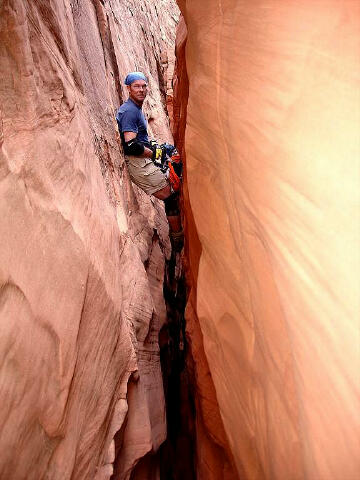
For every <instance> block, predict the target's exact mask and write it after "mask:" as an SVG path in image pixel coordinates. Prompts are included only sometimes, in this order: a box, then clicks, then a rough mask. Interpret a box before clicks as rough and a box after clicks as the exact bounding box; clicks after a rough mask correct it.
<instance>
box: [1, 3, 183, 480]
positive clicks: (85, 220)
mask: <svg viewBox="0 0 360 480" xmlns="http://www.w3.org/2000/svg"><path fill="white" fill-rule="evenodd" d="M178 15H179V14H178V9H177V6H176V4H175V3H174V2H173V1H166V2H164V1H161V2H158V4H157V5H155V3H154V2H151V1H144V2H141V4H139V3H138V2H135V1H131V0H129V1H126V2H120V1H117V0H113V1H112V0H108V1H107V0H105V1H100V0H93V1H90V0H86V1H82V2H78V1H70V0H67V1H65V2H48V1H43V0H35V1H33V2H27V1H23V0H7V1H5V2H2V3H1V6H0V51H1V55H0V70H1V81H0V113H1V117H0V118H1V119H0V210H1V221H0V238H1V248H0V325H1V335H0V337H1V338H0V404H1V409H0V424H1V435H0V451H1V455H0V477H1V478H3V479H10V478H11V479H13V480H20V479H25V478H26V479H27V480H31V479H34V480H39V479H42V478H49V479H50V478H51V479H54V480H55V479H59V480H66V479H70V478H72V479H77V480H80V479H86V480H88V479H90V478H91V479H96V480H103V479H104V480H105V479H109V478H110V476H111V475H112V474H113V472H114V475H113V477H112V478H113V479H128V478H130V475H131V472H132V471H133V469H134V467H135V465H136V463H137V462H138V460H139V459H140V458H141V457H143V456H144V455H146V454H147V453H148V452H155V451H156V450H157V449H158V447H159V445H160V444H161V443H162V442H163V441H164V439H165V437H166V420H165V413H164V412H165V406H164V395H163V386H162V378H161V370H160V357H159V346H158V332H159V330H160V328H161V325H162V324H163V323H164V322H165V320H166V310H165V303H164V299H163V295H162V286H163V277H164V264H165V259H166V258H168V257H169V255H170V245H169V242H168V236H167V235H168V230H167V222H166V218H165V214H164V209H163V205H162V204H161V202H159V201H155V200H154V199H150V198H149V197H147V196H146V195H145V194H143V193H142V192H141V191H140V190H138V189H137V188H136V187H135V186H134V185H132V184H131V182H130V180H129V177H128V175H127V171H126V166H125V164H124V160H123V156H122V154H121V148H120V143H119V136H118V134H117V131H116V122H115V118H114V115H115V111H116V109H117V107H118V106H119V104H120V103H121V102H122V101H123V100H125V98H126V92H125V89H124V86H123V85H122V81H123V80H122V79H123V78H124V76H125V74H126V73H127V72H128V71H131V70H135V69H136V70H144V71H145V72H146V73H147V74H148V75H149V82H150V89H151V90H150V95H149V97H148V99H147V101H146V104H145V106H144V108H145V112H146V114H147V115H148V118H149V128H150V132H151V134H152V135H154V136H155V137H157V138H159V139H160V140H162V141H166V140H167V141H170V140H171V134H170V130H169V122H168V119H167V116H166V113H165V104H166V89H167V78H166V68H167V63H168V57H169V55H168V54H167V52H168V51H171V50H172V49H173V47H174V35H175V26H176V23H177V21H178ZM115 457H116V459H115Z"/></svg>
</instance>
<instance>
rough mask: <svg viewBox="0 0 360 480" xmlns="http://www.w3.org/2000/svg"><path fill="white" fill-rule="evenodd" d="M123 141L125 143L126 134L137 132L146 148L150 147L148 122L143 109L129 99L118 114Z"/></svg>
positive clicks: (117, 118) (137, 136)
mask: <svg viewBox="0 0 360 480" xmlns="http://www.w3.org/2000/svg"><path fill="white" fill-rule="evenodd" d="M116 120H117V123H118V127H119V132H120V136H121V141H122V142H123V144H124V142H125V139H124V132H135V133H136V134H137V135H136V138H137V139H138V140H139V141H140V142H141V143H143V144H144V145H145V146H148V145H149V137H148V133H147V122H146V120H145V117H144V114H143V112H142V110H141V107H140V106H139V105H137V104H136V103H135V102H133V101H132V100H131V98H129V99H128V100H126V102H124V103H123V104H122V105H121V107H120V108H119V110H118V111H117V113H116Z"/></svg>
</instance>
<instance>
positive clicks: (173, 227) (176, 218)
mask: <svg viewBox="0 0 360 480" xmlns="http://www.w3.org/2000/svg"><path fill="white" fill-rule="evenodd" d="M153 195H154V197H156V198H159V199H160V200H165V199H166V198H168V197H170V195H171V189H170V185H168V186H166V187H164V188H162V189H161V190H158V191H157V192H155V193H153ZM167 219H168V222H169V226H170V231H171V232H174V233H177V232H181V230H182V226H181V218H180V215H171V216H168V217H167Z"/></svg>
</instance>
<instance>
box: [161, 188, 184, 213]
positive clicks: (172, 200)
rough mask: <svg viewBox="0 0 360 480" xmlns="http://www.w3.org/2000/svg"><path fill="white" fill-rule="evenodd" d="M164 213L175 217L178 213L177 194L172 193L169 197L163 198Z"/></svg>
mask: <svg viewBox="0 0 360 480" xmlns="http://www.w3.org/2000/svg"><path fill="white" fill-rule="evenodd" d="M164 203H165V213H166V215H167V216H168V217H175V216H177V215H180V208H179V194H178V193H172V194H171V195H170V196H169V197H167V198H165V200H164Z"/></svg>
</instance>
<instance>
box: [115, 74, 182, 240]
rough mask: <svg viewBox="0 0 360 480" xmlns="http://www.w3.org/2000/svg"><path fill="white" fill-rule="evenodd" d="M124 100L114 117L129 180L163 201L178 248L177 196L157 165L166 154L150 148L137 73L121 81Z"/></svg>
mask: <svg viewBox="0 0 360 480" xmlns="http://www.w3.org/2000/svg"><path fill="white" fill-rule="evenodd" d="M125 85H126V86H127V89H128V91H129V98H128V100H127V101H126V102H125V103H123V104H122V105H121V107H120V108H119V110H118V111H117V114H116V120H117V123H118V127H119V132H120V136H121V141H122V145H123V148H124V153H125V161H126V164H127V167H128V171H129V174H130V178H131V180H132V181H133V182H134V183H135V184H136V185H137V186H138V187H140V188H141V189H142V190H144V191H145V192H146V193H147V194H149V195H154V197H156V198H159V199H160V200H163V201H164V203H165V212H166V216H167V218H168V222H169V226H170V239H171V241H172V245H173V246H174V247H175V248H176V249H179V248H181V245H182V241H183V232H182V228H181V219H180V211H179V195H178V193H177V192H175V191H174V189H173V188H172V185H171V183H170V181H169V178H168V176H167V175H166V174H165V173H164V172H163V170H162V168H161V167H160V166H159V165H161V163H158V161H161V159H163V158H164V156H165V155H166V152H165V151H164V148H163V147H159V146H158V145H156V146H152V144H151V143H150V142H149V138H148V133H147V122H146V120H145V117H144V114H143V112H142V104H143V102H144V100H145V97H146V95H147V89H148V82H147V78H146V77H145V75H144V74H143V73H141V72H131V73H129V74H128V75H127V76H126V78H125Z"/></svg>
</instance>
